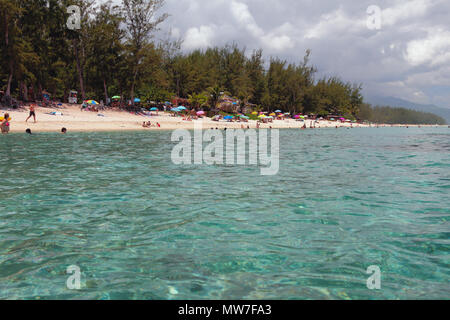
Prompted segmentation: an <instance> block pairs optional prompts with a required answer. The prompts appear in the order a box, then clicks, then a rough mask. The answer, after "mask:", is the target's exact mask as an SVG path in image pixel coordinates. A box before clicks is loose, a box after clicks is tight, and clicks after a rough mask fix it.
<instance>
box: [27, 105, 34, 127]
mask: <svg viewBox="0 0 450 320" xmlns="http://www.w3.org/2000/svg"><path fill="white" fill-rule="evenodd" d="M31 117H33V118H34V123H36V113H35V109H34V105H33V104H32V105H31V106H30V115H29V116H28V118H27V120H25V122H28V120H29V119H30V118H31Z"/></svg>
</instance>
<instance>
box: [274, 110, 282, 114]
mask: <svg viewBox="0 0 450 320" xmlns="http://www.w3.org/2000/svg"><path fill="white" fill-rule="evenodd" d="M275 112H276V113H282V112H283V111H281V110H275Z"/></svg>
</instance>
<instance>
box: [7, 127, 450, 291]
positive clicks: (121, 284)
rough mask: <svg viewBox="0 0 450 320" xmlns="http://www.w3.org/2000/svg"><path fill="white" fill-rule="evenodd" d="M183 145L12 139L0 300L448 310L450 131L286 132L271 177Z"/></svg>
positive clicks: (74, 136)
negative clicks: (433, 304)
mask: <svg viewBox="0 0 450 320" xmlns="http://www.w3.org/2000/svg"><path fill="white" fill-rule="evenodd" d="M170 135H171V133H170V132H163V133H161V132H157V133H155V132H143V133H137V132H136V133H134V132H133V133H123V132H121V133H91V134H87V133H71V134H68V135H66V136H63V135H57V134H37V135H34V136H25V135H23V134H12V135H9V136H1V137H0V144H1V145H2V147H1V154H0V171H1V184H0V299H55V298H56V299H383V298H388V299H431V298H448V297H449V293H450V286H449V280H450V240H449V237H450V221H449V220H450V209H449V208H450V129H448V128H421V129H419V128H415V129H414V128H410V129H406V128H385V129H381V128H380V129H376V128H373V129H352V130H346V129H338V130H335V129H325V130H309V131H308V130H306V131H297V130H286V131H281V132H280V140H281V147H280V149H281V159H280V172H279V174H278V175H276V176H269V177H267V176H261V175H260V171H259V169H258V168H257V167H253V166H225V165H223V166H206V165H205V166H195V165H184V166H183V165H182V166H177V165H174V164H172V162H171V160H170V156H171V151H172V148H173V144H172V143H171V142H170ZM70 265H77V266H79V267H80V268H81V271H82V277H81V278H82V289H81V290H79V291H71V290H68V289H67V288H66V280H67V278H68V276H69V275H67V274H66V268H67V267H68V266H70ZM371 265H377V266H379V267H380V268H381V272H382V278H381V290H369V289H367V287H366V280H367V278H368V277H369V275H367V274H366V269H367V267H369V266H371Z"/></svg>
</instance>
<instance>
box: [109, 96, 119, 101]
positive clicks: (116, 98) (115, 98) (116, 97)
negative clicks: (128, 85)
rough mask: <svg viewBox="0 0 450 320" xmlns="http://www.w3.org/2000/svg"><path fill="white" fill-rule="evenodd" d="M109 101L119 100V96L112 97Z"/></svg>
mask: <svg viewBox="0 0 450 320" xmlns="http://www.w3.org/2000/svg"><path fill="white" fill-rule="evenodd" d="M111 99H114V100H119V99H120V96H114V97H112V98H111Z"/></svg>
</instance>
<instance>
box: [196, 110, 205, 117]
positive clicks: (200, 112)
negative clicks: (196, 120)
mask: <svg viewBox="0 0 450 320" xmlns="http://www.w3.org/2000/svg"><path fill="white" fill-rule="evenodd" d="M204 114H205V111H199V112H197V115H198V116H202V115H204Z"/></svg>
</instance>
